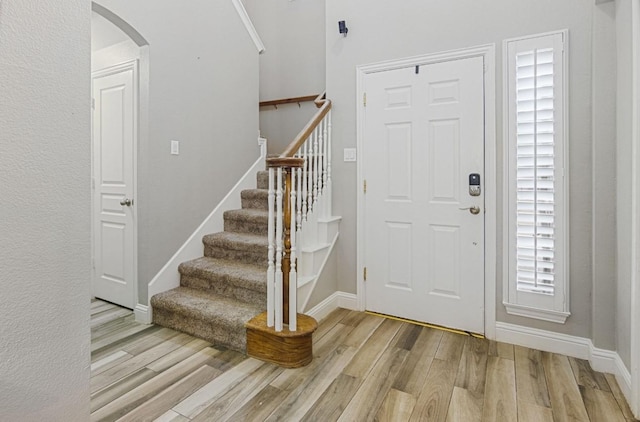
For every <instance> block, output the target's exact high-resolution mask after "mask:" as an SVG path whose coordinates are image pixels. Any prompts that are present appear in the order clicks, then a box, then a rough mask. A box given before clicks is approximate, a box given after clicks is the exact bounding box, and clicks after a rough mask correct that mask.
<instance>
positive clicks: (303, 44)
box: [244, 0, 337, 153]
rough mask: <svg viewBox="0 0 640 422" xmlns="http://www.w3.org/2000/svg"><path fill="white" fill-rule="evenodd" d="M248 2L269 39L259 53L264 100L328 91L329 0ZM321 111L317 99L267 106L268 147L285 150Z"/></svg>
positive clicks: (263, 127)
mask: <svg viewBox="0 0 640 422" xmlns="http://www.w3.org/2000/svg"><path fill="white" fill-rule="evenodd" d="M244 4H245V7H246V9H247V13H249V15H250V16H251V20H252V21H253V23H254V25H255V27H256V30H257V31H258V33H259V34H260V38H261V39H262V41H263V42H264V45H265V52H264V53H263V54H261V55H260V100H261V101H267V100H277V99H281V98H292V97H300V96H306V95H316V94H320V93H321V92H323V91H324V88H325V20H324V11H325V1H324V0H293V1H292V0H269V1H264V0H244ZM336 25H337V24H336ZM316 111H317V109H316V108H315V106H314V105H313V103H305V104H302V107H300V108H298V106H297V105H296V104H294V105H284V106H278V110H275V109H273V108H263V109H262V110H261V112H260V133H261V134H262V136H264V137H266V138H267V139H268V140H269V143H268V148H269V153H280V152H282V151H283V150H284V148H285V147H286V146H287V145H289V143H290V142H291V141H292V140H293V138H294V137H295V136H296V135H297V134H298V132H299V131H300V129H302V128H303V127H304V125H305V124H306V123H307V122H308V121H309V119H310V118H311V116H313V114H314V113H315V112H316Z"/></svg>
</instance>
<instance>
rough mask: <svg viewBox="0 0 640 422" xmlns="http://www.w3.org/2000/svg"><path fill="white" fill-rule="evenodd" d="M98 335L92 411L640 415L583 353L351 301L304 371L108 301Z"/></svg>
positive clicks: (478, 417) (324, 326)
mask: <svg viewBox="0 0 640 422" xmlns="http://www.w3.org/2000/svg"><path fill="white" fill-rule="evenodd" d="M91 334H92V347H91V420H92V421H161V422H168V421H173V422H184V421H322V422H325V421H394V422H395V421H445V422H454V421H464V422H469V421H487V422H494V421H509V422H510V421H520V422H529V421H535V422H539V421H556V422H558V421H590V422H600V421H620V422H629V421H635V420H634V419H633V417H632V415H631V412H630V410H629V408H628V406H627V404H626V402H625V401H624V398H623V397H622V396H621V393H620V389H619V387H618V385H617V384H616V381H615V378H614V377H612V376H610V375H605V374H601V373H598V372H595V371H593V370H592V369H591V367H590V366H589V363H588V362H586V361H583V360H580V359H575V358H567V357H566V356H562V355H557V354H553V353H546V352H541V351H538V350H532V349H528V348H524V347H519V346H512V345H509V344H505V343H498V342H494V341H488V340H482V339H477V338H474V337H467V336H462V335H459V334H453V333H450V332H446V331H439V330H434V329H431V328H427V327H421V326H417V325H412V324H408V323H404V322H400V321H394V320H389V319H384V318H381V317H378V316H374V315H367V314H364V313H360V312H354V311H347V310H344V309H339V310H336V311H335V312H333V313H332V314H331V315H329V316H328V317H327V318H325V319H324V320H323V321H322V322H321V323H320V327H319V328H318V331H316V333H315V334H314V360H313V361H312V362H311V364H310V365H308V366H306V367H303V368H299V369H283V368H279V367H277V366H274V365H271V364H268V363H263V362H260V361H258V360H255V359H252V358H247V357H246V356H244V355H242V354H240V353H237V352H234V351H231V350H226V349H224V348H216V347H213V346H212V345H210V344H208V343H207V342H205V341H203V340H199V339H196V338H194V337H191V336H189V335H186V334H182V333H178V332H176V331H173V330H170V329H168V328H162V327H157V326H153V325H149V326H147V325H141V324H138V323H136V322H135V321H134V320H133V315H132V314H131V312H130V311H127V310H124V309H122V308H119V307H117V306H115V305H112V304H109V303H106V302H103V301H100V300H94V301H92V303H91Z"/></svg>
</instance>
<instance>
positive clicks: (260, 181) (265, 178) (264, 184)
mask: <svg viewBox="0 0 640 422" xmlns="http://www.w3.org/2000/svg"><path fill="white" fill-rule="evenodd" d="M256 179H257V180H256V182H257V183H256V185H257V187H258V189H269V172H268V171H260V172H258V175H257V177H256Z"/></svg>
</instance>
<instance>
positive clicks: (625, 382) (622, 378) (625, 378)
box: [614, 353, 638, 416]
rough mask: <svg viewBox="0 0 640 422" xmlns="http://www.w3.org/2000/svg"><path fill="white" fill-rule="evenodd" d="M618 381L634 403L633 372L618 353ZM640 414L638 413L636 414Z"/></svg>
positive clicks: (629, 401)
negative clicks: (632, 393) (632, 389)
mask: <svg viewBox="0 0 640 422" xmlns="http://www.w3.org/2000/svg"><path fill="white" fill-rule="evenodd" d="M614 375H615V376H616V381H618V385H619V386H620V390H622V394H624V396H625V397H626V398H627V402H628V403H633V400H631V372H629V370H628V369H627V367H626V366H625V364H624V362H623V361H622V359H620V356H618V354H617V353H616V372H615V373H614ZM635 416H638V415H635Z"/></svg>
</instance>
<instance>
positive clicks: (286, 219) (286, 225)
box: [267, 157, 304, 330]
mask: <svg viewBox="0 0 640 422" xmlns="http://www.w3.org/2000/svg"><path fill="white" fill-rule="evenodd" d="M303 164H304V159H303V158H295V157H278V158H269V159H268V160H267V167H269V168H281V169H282V173H283V176H284V192H283V194H282V197H281V198H282V199H281V200H282V229H283V230H282V245H283V250H282V314H281V315H282V320H283V323H284V324H290V318H289V315H290V310H289V307H290V304H291V299H292V298H291V297H290V292H295V289H294V288H293V287H292V286H290V283H291V278H290V271H291V269H292V263H291V258H292V257H291V236H295V235H296V233H295V229H294V232H293V233H292V230H291V227H292V225H291V220H292V216H293V215H295V213H296V209H295V207H296V204H295V203H292V199H291V198H292V195H291V193H292V190H293V189H295V185H294V182H293V177H292V176H293V172H294V169H298V168H302V166H303ZM293 197H294V198H295V197H296V196H295V195H293ZM293 227H294V228H295V225H294V226H293ZM294 259H295V258H294ZM293 268H295V263H294V265H293ZM293 294H295V293H293ZM277 314H279V313H278V312H277ZM293 315H295V314H293ZM290 325H291V324H290ZM293 327H295V322H294V324H293ZM290 328H291V327H290ZM294 330H295V328H294Z"/></svg>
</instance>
